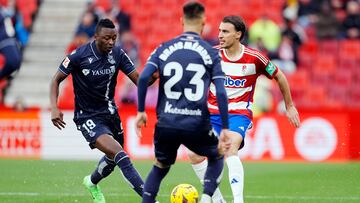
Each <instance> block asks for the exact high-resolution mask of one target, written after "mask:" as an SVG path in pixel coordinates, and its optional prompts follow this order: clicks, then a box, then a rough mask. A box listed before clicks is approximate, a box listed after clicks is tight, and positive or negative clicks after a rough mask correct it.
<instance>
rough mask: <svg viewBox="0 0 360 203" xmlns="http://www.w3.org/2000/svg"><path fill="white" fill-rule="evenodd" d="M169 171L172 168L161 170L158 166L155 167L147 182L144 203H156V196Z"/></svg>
mask: <svg viewBox="0 0 360 203" xmlns="http://www.w3.org/2000/svg"><path fill="white" fill-rule="evenodd" d="M169 170H170V167H166V168H159V167H157V166H153V168H152V169H151V171H150V173H149V175H148V177H147V179H146V181H145V185H144V194H143V200H142V203H154V202H155V198H156V195H157V193H158V192H159V187H160V183H161V181H162V179H163V178H164V177H165V176H166V174H167V173H168V172H169Z"/></svg>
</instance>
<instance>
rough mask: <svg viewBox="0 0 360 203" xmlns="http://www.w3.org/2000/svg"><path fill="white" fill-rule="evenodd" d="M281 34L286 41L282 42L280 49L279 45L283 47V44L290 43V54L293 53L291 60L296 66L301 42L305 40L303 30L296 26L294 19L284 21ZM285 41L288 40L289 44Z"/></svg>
mask: <svg viewBox="0 0 360 203" xmlns="http://www.w3.org/2000/svg"><path fill="white" fill-rule="evenodd" d="M281 34H282V37H283V38H284V37H285V38H286V39H283V40H282V43H281V44H280V47H281V45H284V43H285V44H289V43H290V44H291V47H292V51H291V52H292V53H293V58H292V59H291V60H292V61H294V62H295V64H297V63H298V50H299V47H300V45H301V44H302V43H303V42H305V41H306V40H307V37H306V33H305V31H304V29H303V28H302V27H301V26H299V25H298V24H297V22H296V19H294V20H290V19H285V27H284V28H283V29H282V32H281ZM287 40H290V42H289V43H287ZM280 58H281V57H280Z"/></svg>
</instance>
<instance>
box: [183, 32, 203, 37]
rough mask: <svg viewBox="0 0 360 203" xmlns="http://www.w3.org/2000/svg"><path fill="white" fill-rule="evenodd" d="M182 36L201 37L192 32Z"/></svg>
mask: <svg viewBox="0 0 360 203" xmlns="http://www.w3.org/2000/svg"><path fill="white" fill-rule="evenodd" d="M182 35H186V36H189V35H190V36H193V37H200V35H199V34H198V33H196V32H191V31H188V32H184V33H183V34H182Z"/></svg>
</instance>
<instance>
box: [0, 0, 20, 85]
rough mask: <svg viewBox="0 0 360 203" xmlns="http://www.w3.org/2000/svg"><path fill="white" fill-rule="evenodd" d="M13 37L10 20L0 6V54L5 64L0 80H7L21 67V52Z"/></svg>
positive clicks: (0, 70) (0, 73)
mask: <svg viewBox="0 0 360 203" xmlns="http://www.w3.org/2000/svg"><path fill="white" fill-rule="evenodd" d="M14 35H15V30H14V27H13V25H12V22H11V19H10V18H9V17H7V16H6V15H5V12H4V11H3V9H2V8H1V6H0V53H1V54H2V55H3V56H4V57H5V64H4V66H3V67H2V68H1V69H0V80H1V79H4V78H6V79H7V78H8V77H9V76H11V74H12V73H13V72H15V71H16V70H18V69H19V68H20V65H21V52H20V49H19V47H18V44H17V42H16V39H15V37H14Z"/></svg>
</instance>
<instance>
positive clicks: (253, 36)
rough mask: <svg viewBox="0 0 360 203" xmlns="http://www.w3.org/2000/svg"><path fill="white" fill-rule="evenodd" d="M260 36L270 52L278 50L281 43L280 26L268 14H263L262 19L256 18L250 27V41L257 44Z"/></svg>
mask: <svg viewBox="0 0 360 203" xmlns="http://www.w3.org/2000/svg"><path fill="white" fill-rule="evenodd" d="M259 38H261V40H262V42H263V43H264V46H265V48H266V49H267V50H268V51H270V52H274V51H276V49H277V48H278V47H279V45H280V41H281V32H280V28H279V26H278V25H277V24H276V23H275V22H274V21H272V20H271V19H269V17H268V16H267V15H263V16H262V17H261V18H260V19H258V20H256V21H255V22H254V23H253V24H252V25H251V26H250V28H249V42H250V43H252V44H255V43H256V42H257V41H258V40H259Z"/></svg>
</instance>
